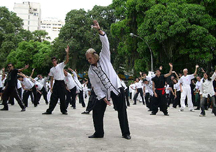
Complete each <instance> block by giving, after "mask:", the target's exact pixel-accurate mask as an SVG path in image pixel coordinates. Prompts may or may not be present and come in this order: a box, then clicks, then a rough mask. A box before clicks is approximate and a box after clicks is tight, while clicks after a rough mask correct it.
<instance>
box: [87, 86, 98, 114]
mask: <svg viewBox="0 0 216 152" xmlns="http://www.w3.org/2000/svg"><path fill="white" fill-rule="evenodd" d="M97 101H98V100H97V96H96V94H95V93H94V91H93V90H92V91H91V95H90V97H89V101H88V105H87V108H86V111H88V112H90V111H92V110H93V109H94V106H95V104H96V102H97Z"/></svg>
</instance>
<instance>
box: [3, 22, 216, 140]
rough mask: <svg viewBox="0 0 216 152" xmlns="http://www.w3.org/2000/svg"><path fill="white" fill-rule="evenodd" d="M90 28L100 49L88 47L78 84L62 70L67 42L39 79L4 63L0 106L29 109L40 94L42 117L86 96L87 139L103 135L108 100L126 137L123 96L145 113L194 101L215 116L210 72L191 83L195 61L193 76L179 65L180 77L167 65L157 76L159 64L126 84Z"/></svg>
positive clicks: (74, 74)
mask: <svg viewBox="0 0 216 152" xmlns="http://www.w3.org/2000/svg"><path fill="white" fill-rule="evenodd" d="M93 28H94V29H96V30H97V31H98V33H99V37H100V41H101V43H102V49H101V52H100V53H99V54H98V53H97V52H96V51H95V50H94V49H93V48H90V49H88V50H87V51H86V54H85V56H86V59H87V61H88V62H89V64H90V66H89V70H88V77H89V79H85V80H84V81H83V84H81V83H80V81H79V79H78V75H77V72H76V70H75V71H74V70H72V69H71V68H66V65H67V63H68V61H69V46H67V48H66V49H65V52H66V60H65V61H64V62H61V63H58V59H57V58H56V57H53V58H52V64H53V67H52V68H51V69H50V72H49V75H48V77H45V78H43V77H42V75H38V76H37V77H36V78H32V76H33V73H34V71H35V69H33V70H32V74H31V75H30V76H27V75H25V74H24V73H22V71H23V70H25V69H27V68H28V67H29V65H26V66H25V67H24V68H21V69H15V68H14V66H13V64H12V63H10V64H8V66H7V68H8V73H7V75H6V74H5V69H2V72H3V74H2V76H1V77H0V79H1V81H0V95H1V97H2V104H3V109H1V110H2V111H8V110H9V107H8V103H10V104H11V105H13V104H14V98H15V99H16V100H17V102H18V104H19V106H20V107H21V111H22V112H24V111H25V110H26V108H27V107H28V106H29V105H28V101H29V98H30V99H31V101H32V103H33V104H34V107H37V106H38V104H39V103H40V98H41V96H43V98H44V101H45V103H46V104H47V105H48V104H49V105H48V109H47V110H46V111H45V112H44V113H43V114H44V115H50V114H52V112H53V110H54V108H55V107H56V104H57V103H58V102H59V103H60V111H61V113H62V114H63V115H67V114H68V112H67V109H68V107H69V106H71V107H72V108H73V109H76V99H77V97H78V98H79V103H80V104H82V107H86V104H85V102H84V99H85V98H87V97H88V96H89V102H88V105H87V107H86V110H85V111H84V112H83V113H82V114H89V113H90V112H91V111H93V115H92V116H93V123H94V129H95V132H94V133H93V135H91V136H89V138H103V137H104V128H103V118H104V113H105V110H106V107H107V105H109V106H110V105H111V101H112V103H113V107H114V109H115V110H116V111H117V112H118V119H119V125H120V129H121V134H122V137H123V138H125V139H131V136H130V129H129V122H128V117H127V107H129V106H130V102H129V99H128V97H129V96H130V98H131V99H132V100H133V102H134V103H133V105H134V106H135V105H137V104H138V103H137V100H140V101H141V102H142V104H143V105H146V106H147V107H148V109H149V111H151V115H156V114H157V112H158V110H160V111H162V112H163V114H164V115H165V116H169V113H168V107H170V105H171V104H172V105H173V108H177V106H179V107H180V112H183V111H184V110H185V107H186V105H188V108H189V111H191V112H193V111H194V104H195V105H196V106H197V108H196V109H195V110H200V109H201V114H200V116H202V117H203V116H205V115H206V113H205V110H207V109H208V108H210V107H212V113H213V114H214V115H216V105H215V88H216V82H215V78H216V73H215V72H214V73H213V74H209V73H207V72H205V71H204V70H202V71H203V75H202V76H197V77H196V79H197V82H196V84H195V82H194V80H193V79H194V78H195V76H196V75H197V69H198V68H199V66H198V65H197V66H196V67H195V72H194V74H191V75H189V74H188V70H187V69H184V70H183V75H181V74H177V73H176V72H175V71H173V65H172V64H171V63H170V64H169V66H170V71H169V73H167V74H162V73H161V71H162V67H160V68H159V69H157V70H155V73H151V74H150V75H147V74H146V73H142V72H140V77H139V78H136V81H134V83H132V84H131V85H130V86H129V87H127V85H126V84H125V82H124V81H123V80H121V79H120V78H119V77H118V75H117V73H116V72H115V70H114V68H113V66H112V63H111V53H110V46H109V41H108V37H107V35H106V33H105V32H104V31H102V30H101V29H100V26H99V24H98V22H97V21H96V20H94V26H93ZM48 80H49V82H50V83H48ZM193 86H194V87H193ZM88 88H90V89H88ZM22 90H23V91H22ZM22 92H23V93H22ZM193 97H194V98H193ZM193 99H195V102H194V100H193Z"/></svg>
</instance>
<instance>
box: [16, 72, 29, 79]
mask: <svg viewBox="0 0 216 152" xmlns="http://www.w3.org/2000/svg"><path fill="white" fill-rule="evenodd" d="M17 74H18V75H19V76H22V77H23V78H27V76H26V75H25V74H23V73H21V72H20V73H17Z"/></svg>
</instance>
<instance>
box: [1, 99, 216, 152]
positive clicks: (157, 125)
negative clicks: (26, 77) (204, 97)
mask: <svg viewBox="0 0 216 152" xmlns="http://www.w3.org/2000/svg"><path fill="white" fill-rule="evenodd" d="M86 102H87V101H86ZM0 108H2V106H0ZM9 108H10V110H9V111H6V112H4V111H0V152H60V151H61V152H99V151H103V152H158V151H160V152H215V151H216V150H215V145H214V144H215V143H216V133H215V129H216V117H215V116H214V115H213V114H211V110H209V111H207V113H206V117H199V113H200V111H195V112H189V111H188V109H185V112H179V111H178V109H169V113H170V116H169V117H166V116H163V114H162V113H161V112H159V113H158V114H157V115H156V116H150V115H149V114H150V113H149V112H148V111H147V108H146V107H145V106H143V105H142V104H141V103H138V104H137V105H131V107H129V108H128V117H129V124H130V131H131V136H132V139H131V140H126V139H123V138H122V137H121V132H120V127H119V123H118V118H117V112H115V111H114V110H113V108H112V106H111V107H107V111H106V113H105V119H104V129H105V137H104V138H103V139H89V138H87V137H88V136H89V135H92V134H93V133H94V128H93V122H92V115H91V114H90V115H82V114H81V112H83V111H84V110H85V109H84V108H82V107H81V105H80V104H78V105H77V109H76V110H74V109H72V108H71V107H69V109H68V114H69V115H67V116H66V115H62V114H61V113H60V110H59V105H57V106H56V108H55V110H54V111H53V114H52V115H42V113H43V112H45V110H46V109H47V105H45V104H44V102H43V101H41V104H40V105H39V106H38V107H36V108H34V107H33V105H32V104H29V107H28V108H27V111H26V112H20V110H21V109H20V108H19V106H18V104H17V103H16V105H14V106H10V107H9Z"/></svg>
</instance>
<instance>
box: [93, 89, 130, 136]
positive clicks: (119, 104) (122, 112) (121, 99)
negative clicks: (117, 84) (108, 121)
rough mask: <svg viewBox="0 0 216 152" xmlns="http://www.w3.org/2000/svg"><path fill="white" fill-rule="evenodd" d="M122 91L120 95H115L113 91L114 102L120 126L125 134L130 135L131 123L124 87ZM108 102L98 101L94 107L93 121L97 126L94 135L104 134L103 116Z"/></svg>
mask: <svg viewBox="0 0 216 152" xmlns="http://www.w3.org/2000/svg"><path fill="white" fill-rule="evenodd" d="M120 90H121V93H120V94H119V95H115V94H114V93H113V92H111V97H112V100H113V104H115V108H116V109H115V110H117V111H118V119H119V123H120V128H121V132H122V135H123V136H126V135H130V131H129V125H128V118H127V111H126V103H125V95H124V89H123V88H121V89H120ZM106 106H107V104H106V103H105V102H104V100H99V101H96V104H95V106H94V109H93V122H94V127H95V133H94V135H95V136H97V137H103V136H104V129H103V117H104V112H105V110H106Z"/></svg>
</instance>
